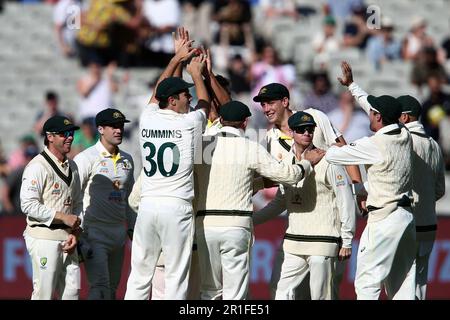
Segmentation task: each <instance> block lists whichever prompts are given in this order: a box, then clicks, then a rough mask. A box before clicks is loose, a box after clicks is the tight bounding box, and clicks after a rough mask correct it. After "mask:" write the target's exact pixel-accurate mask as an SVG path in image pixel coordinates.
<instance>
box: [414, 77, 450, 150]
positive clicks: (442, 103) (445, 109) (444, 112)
mask: <svg viewBox="0 0 450 320" xmlns="http://www.w3.org/2000/svg"><path fill="white" fill-rule="evenodd" d="M442 84H443V82H442V77H441V76H440V75H438V74H432V75H430V77H429V78H428V88H429V90H430V95H429V96H428V98H427V99H425V101H424V102H423V104H422V108H423V109H422V117H421V119H420V120H421V122H422V123H423V127H424V129H425V132H426V133H427V134H428V135H429V136H430V137H432V138H433V139H434V140H436V141H438V142H439V143H440V142H441V141H440V138H441V137H440V130H439V124H440V122H441V121H442V119H444V118H445V117H446V116H449V115H450V95H448V94H447V93H445V92H444V91H443V90H442ZM445 138H446V139H448V137H445Z"/></svg>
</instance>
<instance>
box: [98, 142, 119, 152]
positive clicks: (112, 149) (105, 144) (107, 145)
mask: <svg viewBox="0 0 450 320" xmlns="http://www.w3.org/2000/svg"><path fill="white" fill-rule="evenodd" d="M100 141H101V143H102V145H103V147H105V149H106V151H108V152H109V153H110V154H111V155H114V154H116V153H117V151H118V149H119V148H118V147H117V146H116V145H113V144H110V143H108V142H106V141H105V140H100Z"/></svg>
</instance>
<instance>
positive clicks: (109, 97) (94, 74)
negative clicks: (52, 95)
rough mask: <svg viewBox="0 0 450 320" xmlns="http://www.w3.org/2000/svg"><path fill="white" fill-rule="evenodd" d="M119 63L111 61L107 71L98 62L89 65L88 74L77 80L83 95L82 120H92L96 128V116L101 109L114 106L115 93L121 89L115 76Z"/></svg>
mask: <svg viewBox="0 0 450 320" xmlns="http://www.w3.org/2000/svg"><path fill="white" fill-rule="evenodd" d="M116 68H117V65H116V64H115V63H114V62H111V63H110V64H109V65H108V67H107V68H106V70H105V71H103V68H102V67H101V66H100V64H97V63H91V64H90V65H89V69H88V74H86V75H85V76H83V77H82V78H81V79H79V80H78V82H77V90H78V93H79V94H80V96H81V102H80V110H79V115H80V117H81V120H82V121H85V120H90V121H91V124H92V128H93V129H95V128H96V125H95V116H96V115H97V113H99V112H100V111H102V110H104V109H106V108H110V107H112V106H113V103H112V102H113V94H114V93H115V92H117V91H118V90H119V83H118V81H117V80H116V79H115V77H114V72H115V70H116Z"/></svg>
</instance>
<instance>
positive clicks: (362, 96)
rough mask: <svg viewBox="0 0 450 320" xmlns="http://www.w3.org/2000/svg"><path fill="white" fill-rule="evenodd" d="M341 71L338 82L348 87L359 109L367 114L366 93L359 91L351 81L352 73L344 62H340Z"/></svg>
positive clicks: (368, 104) (368, 107)
mask: <svg viewBox="0 0 450 320" xmlns="http://www.w3.org/2000/svg"><path fill="white" fill-rule="evenodd" d="M341 70H342V78H341V77H338V80H339V82H340V83H341V84H342V85H343V86H346V87H348V90H350V92H351V94H352V95H353V97H355V99H356V101H358V104H359V105H360V106H361V108H362V109H363V110H364V111H365V112H366V113H367V114H369V112H370V103H369V102H368V101H367V96H368V93H367V92H365V91H364V90H363V89H361V88H360V87H359V86H358V85H357V84H356V83H355V82H354V81H353V72H352V68H351V66H350V64H349V63H348V62H346V61H342V62H341Z"/></svg>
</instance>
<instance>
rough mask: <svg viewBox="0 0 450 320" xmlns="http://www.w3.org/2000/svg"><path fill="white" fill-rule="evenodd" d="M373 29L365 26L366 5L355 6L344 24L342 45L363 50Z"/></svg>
mask: <svg viewBox="0 0 450 320" xmlns="http://www.w3.org/2000/svg"><path fill="white" fill-rule="evenodd" d="M372 33H373V31H372V30H371V29H369V28H368V27H367V14H366V7H365V6H362V7H356V8H354V9H353V14H352V16H351V17H350V19H349V20H348V21H347V22H346V23H345V25H344V37H343V45H344V47H356V48H359V49H361V50H365V49H366V47H367V42H368V41H369V38H370V37H371V35H372Z"/></svg>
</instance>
